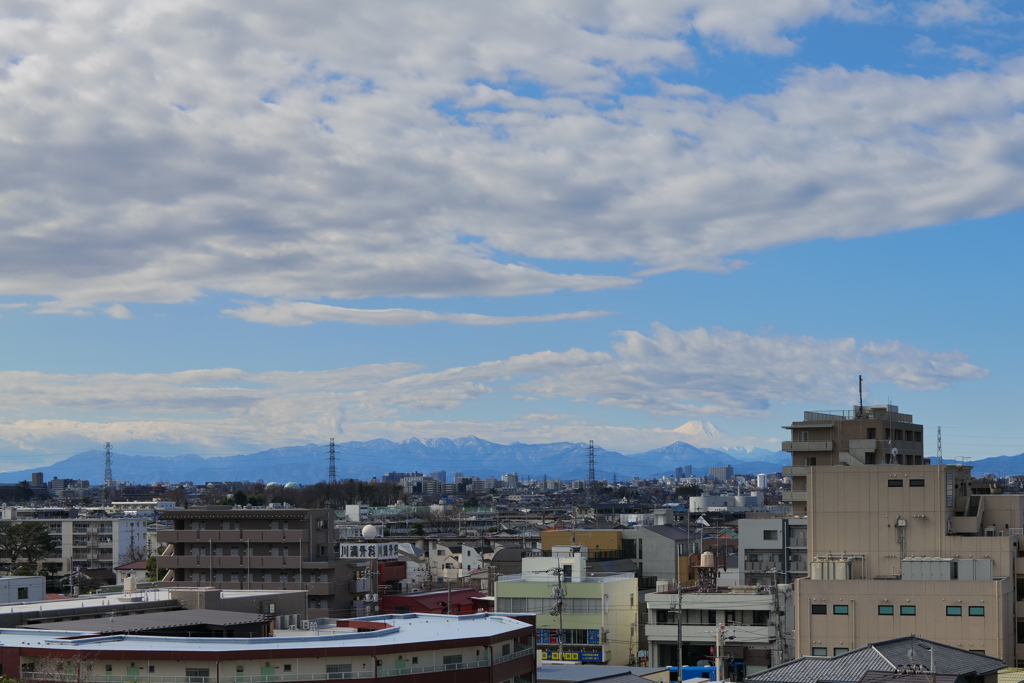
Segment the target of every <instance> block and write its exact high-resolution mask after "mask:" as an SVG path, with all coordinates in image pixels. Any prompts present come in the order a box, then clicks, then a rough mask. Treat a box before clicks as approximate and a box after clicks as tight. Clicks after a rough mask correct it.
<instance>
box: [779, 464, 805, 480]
mask: <svg viewBox="0 0 1024 683" xmlns="http://www.w3.org/2000/svg"><path fill="white" fill-rule="evenodd" d="M782 476H784V477H806V476H807V468H806V467H797V466H793V465H787V466H785V467H783V468H782Z"/></svg>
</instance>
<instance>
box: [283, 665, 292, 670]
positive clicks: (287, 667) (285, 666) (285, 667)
mask: <svg viewBox="0 0 1024 683" xmlns="http://www.w3.org/2000/svg"><path fill="white" fill-rule="evenodd" d="M284 670H285V671H291V670H292V665H291V664H285V665H284Z"/></svg>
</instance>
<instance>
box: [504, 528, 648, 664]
mask: <svg viewBox="0 0 1024 683" xmlns="http://www.w3.org/2000/svg"><path fill="white" fill-rule="evenodd" d="M555 554H556V556H555V557H524V558H523V573H522V574H512V575H509V576H499V577H498V579H497V581H496V582H495V584H494V590H495V595H496V597H497V610H498V612H510V613H517V612H518V613H526V614H536V615H537V617H536V618H537V634H536V635H537V652H538V656H539V658H540V660H541V661H565V662H574V663H581V664H599V663H604V664H612V665H623V666H624V665H630V664H635V663H636V656H637V650H638V647H639V637H640V633H639V625H638V609H639V606H640V601H639V593H638V589H637V580H636V577H635V576H633V574H627V573H622V574H615V573H608V574H605V573H587V571H586V561H587V557H586V548H585V547H584V548H582V549H574V550H570V549H568V548H556V549H555ZM559 573H561V576H560V577H559ZM559 589H560V590H561V591H562V597H561V598H558V596H557V590H559ZM559 606H560V607H559Z"/></svg>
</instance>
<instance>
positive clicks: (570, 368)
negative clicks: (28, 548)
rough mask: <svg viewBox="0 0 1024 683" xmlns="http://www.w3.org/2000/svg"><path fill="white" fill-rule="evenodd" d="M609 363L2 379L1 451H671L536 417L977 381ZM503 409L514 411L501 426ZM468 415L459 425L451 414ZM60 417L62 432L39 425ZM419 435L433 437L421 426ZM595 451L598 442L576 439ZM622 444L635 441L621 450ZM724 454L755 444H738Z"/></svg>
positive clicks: (947, 371) (789, 368) (643, 357)
mask: <svg viewBox="0 0 1024 683" xmlns="http://www.w3.org/2000/svg"><path fill="white" fill-rule="evenodd" d="M620 337H621V338H620V340H619V341H618V342H617V343H616V344H614V347H613V352H612V353H607V352H603V351H587V350H584V349H570V350H568V351H562V352H555V351H543V352H538V353H531V354H523V355H520V356H512V357H509V358H505V359H500V360H495V361H490V362H486V363H480V364H477V365H472V366H466V367H454V368H448V369H444V370H440V371H433V372H424V371H423V370H422V369H421V368H418V367H417V366H415V365H412V364H408V363H390V364H382V365H367V366H358V367H352V368H340V369H336V370H327V371H320V372H285V371H274V372H261V373H250V372H245V371H243V370H240V369H236V368H219V369H204V370H189V371H183V372H176V373H165V374H153V373H146V374H137V375H131V374H94V375H56V374H44V373H39V372H3V373H0V384H2V385H3V386H4V388H5V391H4V392H3V393H0V411H3V412H4V413H5V414H6V415H8V416H9V417H8V419H6V420H0V450H3V449H39V448H42V447H45V446H48V445H49V446H52V445H53V444H55V443H67V442H71V441H74V440H76V439H77V440H79V441H81V440H82V439H86V438H88V439H92V440H93V441H99V442H102V441H105V440H106V441H125V440H133V441H135V440H150V441H157V442H164V443H172V444H174V443H182V444H185V443H192V444H201V445H203V446H205V447H208V448H210V449H214V450H220V451H223V450H224V449H227V448H232V449H237V450H241V449H243V448H246V447H251V448H262V447H270V446H281V445H290V444H296V443H308V442H310V441H323V440H325V439H327V438H329V437H332V436H338V435H341V434H342V433H345V434H346V435H347V437H348V438H349V439H363V438H375V437H378V436H380V437H392V438H407V437H409V436H462V435H465V434H476V435H478V436H481V437H483V438H490V439H493V440H506V441H514V440H534V441H537V440H562V439H566V438H571V434H573V433H575V434H577V437H572V438H578V434H579V433H580V431H581V428H582V427H585V428H586V433H588V434H592V435H593V434H600V435H603V436H602V438H605V437H606V438H608V439H610V440H611V441H609V442H608V444H606V447H614V448H619V449H623V450H634V451H638V450H644V449H646V448H650V447H653V446H660V445H666V444H668V443H671V442H673V441H676V440H679V434H678V433H676V432H673V431H672V428H670V427H669V428H646V429H640V428H636V427H632V426H629V425H614V424H608V423H607V421H597V420H594V419H593V418H583V417H580V416H576V415H566V414H565V413H564V412H560V411H558V410H545V404H546V403H547V404H550V405H560V401H564V400H566V399H568V400H583V401H587V402H598V403H600V404H602V405H605V406H609V407H614V408H623V409H629V410H636V411H642V412H645V413H648V414H650V415H654V416H667V417H669V418H671V419H670V422H671V423H672V426H673V427H674V426H676V425H677V424H678V418H686V419H700V418H701V417H702V416H727V417H740V418H749V417H769V416H771V415H772V414H773V413H772V411H773V406H775V405H778V404H785V403H790V402H804V401H815V402H821V403H822V404H836V403H839V404H847V403H850V402H852V401H853V400H854V396H853V393H854V392H855V387H856V385H855V382H853V381H852V379H851V378H855V377H856V376H857V374H859V373H864V374H865V375H868V376H869V377H870V378H871V382H872V384H876V385H877V384H881V383H891V384H893V385H895V386H896V387H898V388H900V389H902V390H906V391H935V390H938V389H941V388H942V387H945V386H947V385H949V384H951V383H953V382H958V381H968V380H974V379H980V378H982V377H985V376H986V375H987V374H988V373H987V371H986V370H983V369H981V368H979V367H977V366H976V365H974V364H972V363H970V362H969V360H968V359H967V358H966V357H965V356H964V355H963V354H961V353H959V352H955V351H953V352H936V351H929V350H925V349H919V348H915V347H912V346H908V345H906V344H901V343H899V342H895V341H887V342H873V341H863V342H858V341H857V340H854V339H814V338H809V337H786V336H758V335H751V334H747V333H744V332H738V331H729V330H717V329H715V330H705V329H695V330H683V331H675V330H671V329H668V328H666V327H663V326H655V328H654V330H653V333H652V334H651V335H649V336H648V335H644V334H641V333H639V332H635V331H627V332H622V333H620ZM504 399H509V400H516V399H518V400H527V401H529V406H530V408H529V410H528V411H527V412H526V413H525V415H524V416H522V417H510V414H509V411H508V408H507V405H505V403H504ZM467 405H471V410H469V411H468V414H471V415H473V417H469V416H468V414H467V413H464V412H462V409H463V408H464V407H467ZM54 413H60V414H64V415H68V416H70V415H75V416H77V417H76V418H72V417H67V418H65V419H60V420H54V419H50V418H49V415H52V414H54ZM431 425H433V426H431ZM590 438H596V437H590ZM630 439H632V440H633V442H632V443H630ZM722 445H760V444H759V442H757V441H756V440H754V439H751V438H747V437H738V438H736V439H734V440H732V441H731V442H730V443H728V444H727V443H723V444H722Z"/></svg>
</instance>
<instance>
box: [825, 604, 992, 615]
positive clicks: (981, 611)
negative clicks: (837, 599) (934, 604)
mask: <svg viewBox="0 0 1024 683" xmlns="http://www.w3.org/2000/svg"><path fill="white" fill-rule="evenodd" d="M849 613H850V606H849V605H832V614H849ZM878 613H879V614H881V615H893V614H895V606H894V605H879V606H878ZM811 614H828V605H811ZM916 614H917V605H900V616H902V617H912V616H915V615H916ZM963 614H964V608H963V607H961V606H959V605H948V606H947V607H946V616H947V617H962V616H963ZM967 616H969V617H983V616H985V608H984V607H983V606H981V605H973V606H970V607H968V608H967Z"/></svg>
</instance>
